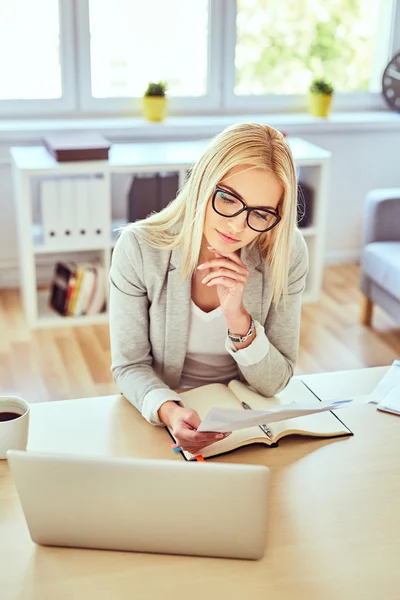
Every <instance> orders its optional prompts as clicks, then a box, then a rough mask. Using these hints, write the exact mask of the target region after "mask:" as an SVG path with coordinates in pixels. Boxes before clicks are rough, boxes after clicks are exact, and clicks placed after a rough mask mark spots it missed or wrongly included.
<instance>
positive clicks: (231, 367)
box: [179, 300, 269, 388]
mask: <svg viewBox="0 0 400 600" xmlns="http://www.w3.org/2000/svg"><path fill="white" fill-rule="evenodd" d="M257 338H258V339H257ZM268 346H269V344H268V341H267V339H266V336H265V332H264V328H263V327H262V326H261V325H260V324H259V323H257V322H256V337H255V339H254V340H253V342H252V343H251V344H250V346H247V348H243V349H241V350H236V348H235V346H234V344H233V343H232V342H231V340H230V339H229V338H228V336H227V323H226V319H225V317H224V316H223V314H222V311H221V307H220V306H219V307H218V308H216V309H214V310H212V311H211V312H208V313H207V312H204V311H203V310H201V309H200V308H199V307H198V306H197V305H196V304H195V303H194V302H193V300H192V301H191V308H190V317H189V338H188V345H187V350H186V358H185V362H184V365H183V371H182V376H181V381H180V384H179V387H180V388H187V387H197V386H200V385H206V384H208V383H229V381H231V379H237V378H238V376H239V369H238V364H243V365H247V364H253V363H256V362H258V361H259V360H261V359H262V358H263V357H264V356H265V354H266V353H267V352H268ZM238 354H240V355H241V357H240V358H241V360H238V358H239V357H238Z"/></svg>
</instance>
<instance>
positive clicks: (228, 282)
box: [207, 277, 242, 289]
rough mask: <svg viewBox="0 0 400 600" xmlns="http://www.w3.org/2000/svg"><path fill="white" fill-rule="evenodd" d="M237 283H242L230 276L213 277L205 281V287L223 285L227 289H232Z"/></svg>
mask: <svg viewBox="0 0 400 600" xmlns="http://www.w3.org/2000/svg"><path fill="white" fill-rule="evenodd" d="M238 283H240V284H242V282H241V281H236V280H235V279H231V278H230V277H215V279H211V281H209V282H208V283H207V287H212V286H213V285H223V286H224V287H226V288H228V289H233V288H235V287H236V286H237V285H238Z"/></svg>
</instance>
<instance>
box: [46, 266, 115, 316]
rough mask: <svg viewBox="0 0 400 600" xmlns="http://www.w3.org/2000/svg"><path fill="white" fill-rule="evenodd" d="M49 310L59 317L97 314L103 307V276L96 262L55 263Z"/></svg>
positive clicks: (102, 270)
mask: <svg viewBox="0 0 400 600" xmlns="http://www.w3.org/2000/svg"><path fill="white" fill-rule="evenodd" d="M49 305H50V307H51V308H52V309H53V310H55V311H56V312H58V313H59V314H60V315H62V316H75V317H77V316H83V315H97V314H100V313H102V312H104V310H105V307H106V274H105V269H104V267H103V266H102V265H101V264H99V263H97V262H94V263H75V262H58V263H57V264H56V265H55V268H54V276H53V281H52V284H51V289H50V298H49Z"/></svg>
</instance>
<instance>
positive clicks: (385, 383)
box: [369, 360, 400, 404]
mask: <svg viewBox="0 0 400 600" xmlns="http://www.w3.org/2000/svg"><path fill="white" fill-rule="evenodd" d="M399 384H400V360H394V361H393V363H392V365H391V367H390V369H389V370H388V371H387V372H386V373H385V375H384V377H382V379H381V380H380V382H379V383H378V385H377V386H376V387H375V389H374V391H373V392H372V394H371V395H370V399H369V401H370V402H373V403H374V404H379V403H380V402H382V400H383V399H384V397H385V396H386V394H388V393H389V392H390V391H391V390H392V389H393V388H394V387H395V386H396V385H399Z"/></svg>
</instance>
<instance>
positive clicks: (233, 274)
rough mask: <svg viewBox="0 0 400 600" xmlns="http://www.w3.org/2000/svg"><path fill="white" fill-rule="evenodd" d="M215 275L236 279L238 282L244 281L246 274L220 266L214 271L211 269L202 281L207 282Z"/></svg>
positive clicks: (215, 276)
mask: <svg viewBox="0 0 400 600" xmlns="http://www.w3.org/2000/svg"><path fill="white" fill-rule="evenodd" d="M217 277H228V278H229V279H232V280H234V281H238V282H239V283H246V281H247V275H243V274H242V273H237V272H236V271H231V269H224V268H220V269H217V270H216V271H212V272H211V273H209V274H208V275H206V276H205V277H204V279H203V281H202V283H208V282H209V281H211V280H212V279H215V278H217Z"/></svg>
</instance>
